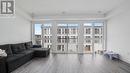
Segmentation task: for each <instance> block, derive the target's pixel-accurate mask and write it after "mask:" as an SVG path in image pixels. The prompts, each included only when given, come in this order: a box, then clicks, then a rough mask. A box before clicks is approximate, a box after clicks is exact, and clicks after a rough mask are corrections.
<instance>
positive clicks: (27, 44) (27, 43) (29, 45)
mask: <svg viewBox="0 0 130 73" xmlns="http://www.w3.org/2000/svg"><path fill="white" fill-rule="evenodd" d="M25 46H26V49H30V48H32V47H33V44H32V41H30V42H26V43H25Z"/></svg>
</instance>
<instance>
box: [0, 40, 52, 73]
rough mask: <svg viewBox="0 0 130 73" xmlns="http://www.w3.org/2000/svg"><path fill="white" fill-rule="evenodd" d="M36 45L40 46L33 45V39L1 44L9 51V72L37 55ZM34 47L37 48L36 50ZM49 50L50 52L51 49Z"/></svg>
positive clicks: (0, 46)
mask: <svg viewBox="0 0 130 73" xmlns="http://www.w3.org/2000/svg"><path fill="white" fill-rule="evenodd" d="M36 47H40V46H36V45H35V46H33V45H32V42H31V41H30V42H25V43H18V44H5V45H0V49H3V50H5V51H6V53H7V59H6V65H7V72H8V73H11V72H12V71H13V70H15V69H17V68H18V67H20V66H21V65H23V64H25V63H26V62H28V61H29V60H31V59H32V58H33V57H35V53H37V52H36V51H37V50H36ZM33 48H35V50H34V49H33ZM47 52H49V50H48V51H47ZM45 53H46V52H45ZM48 55H49V53H48V54H45V56H44V57H46V56H48Z"/></svg>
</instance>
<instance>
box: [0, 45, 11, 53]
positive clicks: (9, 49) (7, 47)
mask: <svg viewBox="0 0 130 73" xmlns="http://www.w3.org/2000/svg"><path fill="white" fill-rule="evenodd" d="M0 49H2V50H5V52H6V53H7V55H12V50H11V46H10V44H5V45H0Z"/></svg>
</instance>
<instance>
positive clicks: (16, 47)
mask: <svg viewBox="0 0 130 73" xmlns="http://www.w3.org/2000/svg"><path fill="white" fill-rule="evenodd" d="M11 49H12V52H13V53H14V54H18V53H19V52H21V51H24V50H26V48H25V45H24V43H19V44H12V45H11Z"/></svg>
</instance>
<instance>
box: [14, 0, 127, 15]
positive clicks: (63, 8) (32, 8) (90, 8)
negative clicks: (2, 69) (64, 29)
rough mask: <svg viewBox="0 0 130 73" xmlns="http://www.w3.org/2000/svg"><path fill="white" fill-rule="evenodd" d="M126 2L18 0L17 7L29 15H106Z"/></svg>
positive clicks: (118, 0)
mask: <svg viewBox="0 0 130 73" xmlns="http://www.w3.org/2000/svg"><path fill="white" fill-rule="evenodd" d="M124 1H126V0H16V6H18V7H20V8H21V9H23V10H25V11H26V12H28V13H29V14H34V15H36V16H41V15H46V16H47V15H49V16H51V15H62V14H66V15H85V14H105V13H107V12H110V11H111V10H113V9H115V8H116V7H118V6H120V5H121V4H122V3H123V2H124Z"/></svg>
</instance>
